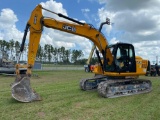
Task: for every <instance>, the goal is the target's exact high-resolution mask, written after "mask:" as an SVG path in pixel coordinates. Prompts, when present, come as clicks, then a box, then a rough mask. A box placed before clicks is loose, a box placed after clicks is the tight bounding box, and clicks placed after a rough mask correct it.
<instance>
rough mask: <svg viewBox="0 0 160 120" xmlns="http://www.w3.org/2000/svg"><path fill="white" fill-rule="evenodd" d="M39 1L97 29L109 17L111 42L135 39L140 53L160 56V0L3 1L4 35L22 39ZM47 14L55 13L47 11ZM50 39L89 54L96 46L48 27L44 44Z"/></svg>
mask: <svg viewBox="0 0 160 120" xmlns="http://www.w3.org/2000/svg"><path fill="white" fill-rule="evenodd" d="M37 4H41V5H43V7H45V8H47V9H50V10H52V11H54V12H58V13H62V14H64V15H66V16H69V17H71V18H74V19H77V20H79V21H84V22H86V23H90V24H92V25H93V26H94V27H96V28H97V29H98V28H99V25H100V23H101V22H104V21H105V19H106V17H108V18H110V20H111V22H112V25H111V26H106V27H104V28H103V31H102V32H103V34H104V35H105V36H106V38H107V40H108V42H109V43H110V44H112V43H116V42H127V43H132V44H133V45H134V46H135V50H136V55H138V56H141V57H143V58H145V59H149V60H151V61H153V60H156V56H158V58H159V60H160V53H159V52H160V21H159V19H160V14H159V13H160V9H159V6H160V0H54V1H53V0H48V1H47V0H26V1H22V0H5V1H3V2H1V4H0V39H4V40H7V41H8V40H11V39H14V40H18V41H19V42H21V40H22V36H23V32H24V29H25V25H26V23H27V21H28V19H29V17H30V13H31V11H32V10H33V9H34V8H35V7H36V5H37ZM43 15H44V16H49V17H51V16H53V15H51V14H48V13H47V12H45V11H43ZM56 19H60V18H58V17H56ZM48 43H50V44H52V45H53V46H54V47H61V46H64V47H66V48H68V49H78V50H82V51H83V52H84V54H85V57H88V56H89V53H90V50H91V47H92V43H91V42H90V41H89V40H88V39H85V38H83V37H79V36H76V35H71V34H68V33H63V32H59V31H57V30H53V29H48V28H45V29H44V32H43V35H42V39H41V41H40V44H42V45H43V44H48Z"/></svg>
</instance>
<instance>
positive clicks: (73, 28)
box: [63, 25, 76, 32]
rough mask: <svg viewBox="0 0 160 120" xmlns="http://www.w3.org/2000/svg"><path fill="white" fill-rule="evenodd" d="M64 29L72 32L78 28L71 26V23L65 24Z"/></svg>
mask: <svg viewBox="0 0 160 120" xmlns="http://www.w3.org/2000/svg"><path fill="white" fill-rule="evenodd" d="M63 29H65V30H68V31H71V32H76V28H75V27H72V26H69V25H63Z"/></svg>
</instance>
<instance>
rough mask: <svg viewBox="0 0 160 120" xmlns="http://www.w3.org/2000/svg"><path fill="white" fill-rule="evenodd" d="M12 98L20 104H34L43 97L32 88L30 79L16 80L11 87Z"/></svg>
mask: <svg viewBox="0 0 160 120" xmlns="http://www.w3.org/2000/svg"><path fill="white" fill-rule="evenodd" d="M11 89H12V97H13V98H14V99H16V100H17V101H20V102H32V101H38V100H41V97H40V96H39V95H38V94H37V93H36V92H35V91H34V90H33V89H32V88H31V86H30V77H28V76H24V77H22V78H20V79H18V77H17V78H16V80H15V82H14V83H13V84H12V85H11Z"/></svg>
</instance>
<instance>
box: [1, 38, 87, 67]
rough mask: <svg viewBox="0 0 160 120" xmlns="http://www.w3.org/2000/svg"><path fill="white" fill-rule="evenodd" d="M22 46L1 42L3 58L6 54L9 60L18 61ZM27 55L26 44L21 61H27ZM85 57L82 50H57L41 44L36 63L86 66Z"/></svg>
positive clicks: (18, 43)
mask: <svg viewBox="0 0 160 120" xmlns="http://www.w3.org/2000/svg"><path fill="white" fill-rule="evenodd" d="M20 45H21V43H20V42H19V41H14V40H13V39H12V40H9V41H6V40H0V50H1V54H2V55H1V56H4V53H5V55H6V57H7V58H8V59H11V60H14V61H16V60H17V59H18V55H19V50H20ZM27 53H28V45H27V44H25V46H24V51H23V53H22V55H21V61H25V60H24V58H27ZM83 56H84V54H83V52H82V50H76V49H73V50H71V49H66V48H65V47H64V46H62V47H59V48H57V47H53V46H52V45H50V44H45V45H44V46H42V45H40V44H39V47H38V51H37V55H36V61H39V62H43V63H59V64H85V62H86V59H82V57H83Z"/></svg>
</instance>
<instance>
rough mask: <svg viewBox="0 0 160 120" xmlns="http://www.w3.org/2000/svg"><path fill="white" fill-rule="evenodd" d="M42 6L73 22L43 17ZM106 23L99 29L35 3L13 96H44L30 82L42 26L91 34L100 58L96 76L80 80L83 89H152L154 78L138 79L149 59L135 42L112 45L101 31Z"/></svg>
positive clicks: (121, 92) (112, 92)
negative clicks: (24, 60)
mask: <svg viewBox="0 0 160 120" xmlns="http://www.w3.org/2000/svg"><path fill="white" fill-rule="evenodd" d="M42 10H46V11H48V12H51V13H53V14H56V15H58V16H59V17H63V18H65V19H67V20H69V21H71V22H68V21H60V20H56V19H54V18H50V17H44V16H43V15H42ZM105 24H108V25H109V24H110V20H109V19H106V21H105V22H103V23H101V25H100V28H99V29H96V28H94V27H93V25H91V24H87V23H83V22H80V21H77V20H75V19H73V18H70V17H67V16H65V15H63V14H61V13H55V12H53V11H50V10H48V9H46V8H43V7H42V6H41V5H38V6H36V8H35V9H34V10H33V11H32V13H31V16H30V19H29V20H28V22H27V25H26V28H25V32H24V36H23V40H22V44H21V48H20V51H21V52H22V51H23V48H24V44H25V40H26V36H27V32H28V30H30V33H29V34H30V36H29V48H28V61H27V72H26V74H23V75H22V74H20V73H19V68H20V66H21V65H20V64H18V63H17V65H16V74H17V75H16V79H15V81H14V83H12V85H11V89H12V97H13V98H14V99H16V100H18V101H21V102H32V101H36V100H41V97H40V96H39V94H37V93H36V92H35V91H34V90H33V89H32V88H31V86H30V76H31V71H32V68H33V65H34V62H35V58H36V53H37V49H38V45H39V42H40V38H41V35H42V31H43V27H47V28H52V29H56V30H60V31H63V32H67V33H71V34H75V35H79V36H82V37H85V38H88V39H89V40H91V41H92V42H93V44H94V45H96V54H97V57H98V61H99V62H98V64H97V65H96V67H95V69H94V73H95V76H94V77H93V78H88V79H82V80H81V81H80V88H81V89H82V90H93V89H97V90H98V93H99V94H100V95H101V96H103V97H108V98H113V97H120V96H127V95H134V94H140V93H147V92H150V91H151V89H152V85H151V81H150V80H143V79H137V76H139V75H145V73H146V66H147V63H146V62H145V61H144V60H143V59H142V58H141V57H139V60H138V61H136V57H135V51H134V46H133V45H132V44H129V43H117V44H113V45H109V44H108V42H107V39H106V38H105V36H104V35H103V34H102V32H101V29H102V26H103V25H105ZM80 42H83V41H80ZM20 56H21V54H20V55H19V57H20Z"/></svg>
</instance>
